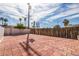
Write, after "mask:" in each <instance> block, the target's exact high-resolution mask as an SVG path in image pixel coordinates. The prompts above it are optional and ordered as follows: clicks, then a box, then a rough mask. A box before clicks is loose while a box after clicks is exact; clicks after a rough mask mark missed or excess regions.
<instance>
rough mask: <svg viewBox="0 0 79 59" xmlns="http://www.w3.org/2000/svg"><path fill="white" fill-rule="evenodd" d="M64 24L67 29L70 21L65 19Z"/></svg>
mask: <svg viewBox="0 0 79 59" xmlns="http://www.w3.org/2000/svg"><path fill="white" fill-rule="evenodd" d="M63 23H64V26H65V27H67V26H68V24H69V20H67V19H64V21H63Z"/></svg>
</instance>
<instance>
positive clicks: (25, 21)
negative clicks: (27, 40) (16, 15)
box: [24, 17, 26, 26]
mask: <svg viewBox="0 0 79 59" xmlns="http://www.w3.org/2000/svg"><path fill="white" fill-rule="evenodd" d="M24 22H25V26H26V17H25V18H24Z"/></svg>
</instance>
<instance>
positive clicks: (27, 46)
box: [26, 3, 31, 51]
mask: <svg viewBox="0 0 79 59" xmlns="http://www.w3.org/2000/svg"><path fill="white" fill-rule="evenodd" d="M27 5H28V17H27V19H28V30H29V32H28V34H27V40H26V42H27V43H26V48H27V51H29V34H30V10H31V6H30V3H27Z"/></svg>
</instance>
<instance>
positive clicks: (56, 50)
mask: <svg viewBox="0 0 79 59" xmlns="http://www.w3.org/2000/svg"><path fill="white" fill-rule="evenodd" d="M26 38H27V35H18V36H5V37H4V40H3V41H2V42H1V43H0V56H28V55H29V56H65V55H67V56H71V55H74V56H79V40H73V39H66V38H59V37H50V36H44V35H34V34H30V39H31V40H30V42H29V50H28V51H27V47H26ZM32 39H33V40H34V42H32Z"/></svg>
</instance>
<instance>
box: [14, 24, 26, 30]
mask: <svg viewBox="0 0 79 59" xmlns="http://www.w3.org/2000/svg"><path fill="white" fill-rule="evenodd" d="M15 28H18V29H25V28H26V27H25V26H24V25H23V24H17V25H16V26H15Z"/></svg>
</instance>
